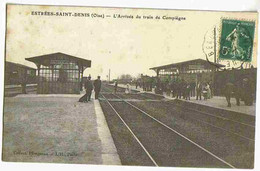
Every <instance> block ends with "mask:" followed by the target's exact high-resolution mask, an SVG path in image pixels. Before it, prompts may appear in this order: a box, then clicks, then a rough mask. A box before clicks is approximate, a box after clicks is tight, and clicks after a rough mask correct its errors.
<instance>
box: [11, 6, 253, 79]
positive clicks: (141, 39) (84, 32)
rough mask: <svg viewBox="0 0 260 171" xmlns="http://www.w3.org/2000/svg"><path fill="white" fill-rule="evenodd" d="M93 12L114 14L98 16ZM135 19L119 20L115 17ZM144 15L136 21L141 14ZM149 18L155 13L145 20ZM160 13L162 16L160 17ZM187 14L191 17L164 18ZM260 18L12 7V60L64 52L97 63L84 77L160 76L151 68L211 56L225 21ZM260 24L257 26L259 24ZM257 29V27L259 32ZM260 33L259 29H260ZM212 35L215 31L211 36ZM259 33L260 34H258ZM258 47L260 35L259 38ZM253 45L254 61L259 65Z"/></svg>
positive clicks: (137, 10)
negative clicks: (208, 40)
mask: <svg viewBox="0 0 260 171" xmlns="http://www.w3.org/2000/svg"><path fill="white" fill-rule="evenodd" d="M45 11H46V12H53V13H56V12H59V13H63V12H66V13H72V14H74V15H75V14H76V13H77V14H78V13H81V14H83V13H84V15H87V14H89V15H90V17H83V16H81V17H79V16H78V17H75V16H48V15H32V13H33V12H45ZM92 14H98V15H102V14H104V15H110V16H111V17H105V18H99V17H92ZM118 14H120V15H123V16H124V15H127V16H128V17H130V16H133V19H131V18H118V17H117V18H114V17H113V16H114V15H118ZM137 15H138V16H140V17H141V18H140V19H136V18H135V17H136V16H137ZM143 16H153V19H145V18H144V17H143ZM155 16H160V19H155ZM163 16H167V17H176V16H178V17H181V18H185V20H182V21H178V20H171V19H163V18H162V17H163ZM223 18H230V19H242V20H250V21H252V20H256V18H257V15H256V13H252V12H251V13H243V14H242V15H241V14H240V13H234V12H209V11H208V12H207V11H204V12H199V11H182V10H151V9H123V8H87V7H62V6H26V5H9V6H8V8H7V31H6V60H7V61H11V62H15V63H20V64H24V65H27V66H30V67H34V68H36V66H35V64H33V63H32V62H29V61H26V60H25V58H28V57H34V56H40V55H45V54H50V53H56V52H62V53H66V54H69V55H72V56H76V57H80V58H83V59H88V60H91V61H92V66H91V68H88V69H86V70H85V72H84V75H85V76H88V75H89V74H90V75H91V76H92V78H95V77H97V76H98V75H100V76H101V78H102V79H106V77H107V75H108V72H109V69H110V70H111V76H110V77H111V79H114V78H117V77H119V76H120V75H122V74H130V75H132V76H137V75H139V74H145V75H146V74H147V75H150V76H154V75H155V72H154V71H152V70H149V68H151V67H155V66H160V65H166V64H171V63H175V62H181V61H186V60H192V59H198V58H201V59H205V54H204V53H203V51H202V44H203V41H204V37H205V35H206V36H208V35H209V33H210V32H211V31H212V29H213V28H214V27H215V26H216V27H217V30H218V35H220V34H219V33H220V31H221V29H220V28H221V27H220V26H221V25H220V23H221V19H223ZM256 25H257V24H256ZM256 31H257V30H256ZM256 34H257V33H256ZM209 36H211V35H209ZM255 37H256V36H255ZM254 46H255V47H257V45H256V39H255V42H254ZM256 49H257V48H253V61H252V63H253V65H254V66H256Z"/></svg>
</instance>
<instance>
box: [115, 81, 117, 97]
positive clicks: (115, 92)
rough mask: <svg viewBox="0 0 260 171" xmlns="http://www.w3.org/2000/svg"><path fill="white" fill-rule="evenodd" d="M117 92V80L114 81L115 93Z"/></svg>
mask: <svg viewBox="0 0 260 171" xmlns="http://www.w3.org/2000/svg"><path fill="white" fill-rule="evenodd" d="M116 92H117V81H115V94H116Z"/></svg>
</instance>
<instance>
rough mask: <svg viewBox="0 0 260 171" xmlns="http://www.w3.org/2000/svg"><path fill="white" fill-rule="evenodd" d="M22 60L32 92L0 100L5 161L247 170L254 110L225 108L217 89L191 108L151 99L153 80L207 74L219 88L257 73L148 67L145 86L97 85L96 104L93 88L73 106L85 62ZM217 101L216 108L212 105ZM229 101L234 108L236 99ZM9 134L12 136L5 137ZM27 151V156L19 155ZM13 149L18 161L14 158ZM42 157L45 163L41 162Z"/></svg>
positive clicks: (196, 64)
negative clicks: (34, 79) (33, 80)
mask: <svg viewBox="0 0 260 171" xmlns="http://www.w3.org/2000/svg"><path fill="white" fill-rule="evenodd" d="M26 60H28V61H31V62H34V63H35V64H36V66H37V70H36V71H37V73H38V74H37V75H38V85H37V94H35V93H34V94H19V95H17V96H16V97H15V98H12V97H6V98H5V111H7V112H6V113H5V114H4V115H5V116H4V117H5V120H6V122H5V123H4V124H5V125H4V128H5V129H4V131H5V132H4V133H5V134H6V135H7V136H6V138H5V139H4V142H3V144H4V145H5V146H4V147H5V148H4V149H3V158H4V160H7V161H8V160H12V161H18V162H24V161H26V162H30V161H32V156H33V155H38V154H39V155H38V156H37V158H34V161H37V162H53V161H55V162H56V163H64V162H67V163H79V164H105V165H128V166H162V167H169V166H170V167H199V168H202V167H203V168H247V169H249V168H253V167H254V154H255V153H254V145H255V144H254V143H255V106H254V105H253V106H246V105H244V104H242V103H241V105H240V106H235V107H234V106H232V108H228V107H227V106H226V101H225V97H223V96H220V95H221V93H219V94H217V93H218V92H217V90H218V89H216V91H215V92H216V94H217V95H216V94H215V97H214V98H212V99H209V100H199V102H200V103H195V102H194V101H196V100H195V99H191V100H185V99H176V98H173V97H171V96H168V95H166V94H165V93H162V94H156V92H155V85H156V82H154V81H157V80H158V79H160V80H162V81H163V80H167V79H168V80H174V79H176V78H180V77H181V78H184V79H186V80H187V82H190V83H192V82H195V83H197V82H199V81H211V80H212V79H213V76H214V79H215V80H218V81H217V83H216V85H217V86H219V85H220V84H223V82H224V81H226V79H227V78H229V81H230V80H231V81H232V79H236V78H240V77H244V76H247V77H249V76H252V78H254V76H255V75H254V74H256V68H249V69H243V70H228V71H226V70H224V69H223V70H221V71H220V70H219V68H224V67H225V66H224V65H219V64H215V65H217V68H216V67H212V65H211V64H209V63H208V62H207V61H205V60H201V59H196V60H190V61H184V62H181V63H174V64H170V65H165V66H157V67H153V68H151V70H154V71H155V72H156V73H157V76H156V77H150V76H148V75H141V78H140V81H142V80H143V81H147V82H149V83H150V85H151V86H150V87H146V88H145V89H143V87H140V86H137V87H136V86H135V85H129V81H130V80H126V81H121V82H119V84H118V87H115V84H113V83H111V82H105V81H104V82H102V84H101V91H100V94H99V97H98V99H95V98H94V95H95V90H94V91H93V93H92V97H91V100H90V101H89V102H85V103H83V102H79V99H80V98H82V97H83V95H84V94H85V92H86V91H81V90H80V87H81V86H82V84H84V83H85V82H87V77H84V76H83V71H84V70H85V69H86V68H88V67H90V66H91V61H88V60H83V59H81V58H77V57H73V56H69V55H66V54H62V53H55V54H49V55H43V56H37V57H32V58H26ZM213 74H214V75H213ZM231 74H233V76H234V77H231ZM225 76H226V77H225ZM221 80H222V81H221ZM93 82H94V81H93ZM218 82H219V83H218ZM217 102H220V103H219V104H221V105H222V106H216V105H215V104H214V103H216V104H217ZM231 102H232V105H233V104H235V99H232V101H231ZM14 103H15V104H16V106H14V105H13V104H14ZM212 104H214V105H215V106H214V105H212ZM223 104H224V106H223ZM217 105H218V104H217ZM21 109H22V110H21ZM35 111H37V112H35ZM13 118H16V119H13ZM21 121H22V122H21ZM14 129H16V130H19V131H16V132H14V133H12V134H8V132H11V131H12V130H14ZM20 130H21V131H24V132H26V134H22V133H20V132H21V131H20ZM31 137H34V138H33V139H32V138H31ZM43 137H44V138H43ZM64 142H66V144H65V145H64ZM8 144H15V145H14V146H11V147H9V146H8ZM38 144H44V145H38ZM28 148H29V149H30V150H31V151H30V152H28V151H26V149H28ZM17 149H19V150H21V151H17ZM46 149H47V150H46ZM14 151H15V154H19V155H21V154H24V156H23V157H20V156H19V155H15V154H14ZM42 152H44V154H45V155H47V157H46V156H41V155H40V154H42ZM26 153H28V154H29V155H26ZM53 154H55V155H53ZM176 156H181V157H176Z"/></svg>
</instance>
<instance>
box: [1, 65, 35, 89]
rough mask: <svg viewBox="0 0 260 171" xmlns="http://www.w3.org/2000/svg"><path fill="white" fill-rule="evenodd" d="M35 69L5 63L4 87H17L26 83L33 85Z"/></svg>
mask: <svg viewBox="0 0 260 171" xmlns="http://www.w3.org/2000/svg"><path fill="white" fill-rule="evenodd" d="M36 78H37V77H36V69H34V68H31V67H28V66H26V65H22V64H18V63H13V62H8V61H6V62H5V85H18V84H22V83H23V82H26V84H35V83H36V82H37V79H36Z"/></svg>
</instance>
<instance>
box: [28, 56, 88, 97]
mask: <svg viewBox="0 0 260 171" xmlns="http://www.w3.org/2000/svg"><path fill="white" fill-rule="evenodd" d="M26 60H28V61H31V62H33V63H35V65H36V66H37V75H38V80H37V84H38V86H37V93H38V94H79V93H80V90H81V88H82V80H83V72H84V70H85V69H86V68H89V67H91V61H90V60H86V59H82V58H78V57H75V56H71V55H67V54H64V53H60V52H58V53H53V54H47V55H42V56H36V57H30V58H26Z"/></svg>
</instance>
